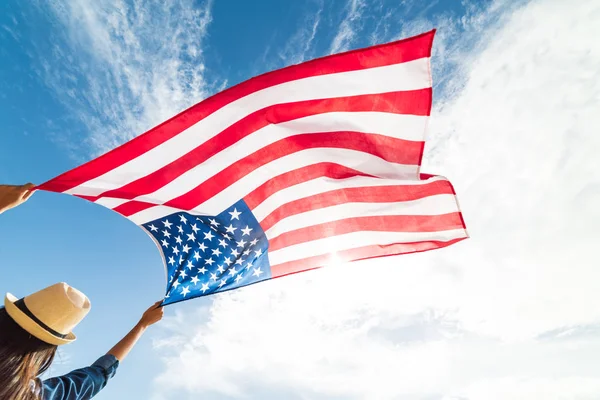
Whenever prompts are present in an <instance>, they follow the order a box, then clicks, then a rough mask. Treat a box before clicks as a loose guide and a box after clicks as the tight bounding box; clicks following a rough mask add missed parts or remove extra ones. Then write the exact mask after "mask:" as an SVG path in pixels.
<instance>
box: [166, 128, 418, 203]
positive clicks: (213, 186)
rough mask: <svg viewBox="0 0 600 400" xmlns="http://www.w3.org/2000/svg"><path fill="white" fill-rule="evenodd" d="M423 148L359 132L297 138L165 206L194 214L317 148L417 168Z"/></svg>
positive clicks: (255, 155)
mask: <svg viewBox="0 0 600 400" xmlns="http://www.w3.org/2000/svg"><path fill="white" fill-rule="evenodd" d="M422 147H423V142H409V141H406V140H401V139H394V138H390V137H387V136H382V135H375V134H365V133H359V132H325V133H311V134H303V135H297V136H293V137H290V138H286V139H283V140H280V141H278V142H276V143H273V144H271V145H269V146H266V147H263V148H262V149H260V150H258V151H256V152H254V153H253V154H251V155H249V156H247V157H244V158H243V159H241V160H239V161H237V162H235V163H234V164H232V165H230V166H229V167H227V168H225V169H224V170H222V171H220V172H219V173H217V174H216V175H214V176H213V177H211V178H210V179H208V180H207V181H205V182H204V183H202V184H200V185H199V186H197V187H196V188H194V189H192V190H190V191H189V192H187V193H186V194H184V195H182V196H179V197H178V198H175V199H173V200H170V201H168V202H166V203H165V205H166V206H169V207H174V208H179V209H182V210H191V209H193V208H194V207H196V206H198V205H200V204H202V203H204V202H205V201H206V200H208V199H210V198H211V197H213V196H215V195H216V194H217V193H219V192H221V191H222V190H223V189H224V188H226V187H228V186H230V185H231V184H233V183H235V182H236V181H238V180H239V179H241V178H243V177H244V176H246V175H248V174H249V173H250V172H252V171H254V170H255V169H257V168H259V167H261V166H262V165H265V164H267V163H269V162H271V161H274V160H277V159H278V158H281V157H284V156H287V155H289V154H293V153H296V152H299V151H302V150H307V149H315V148H338V149H348V150H355V151H360V152H363V153H369V154H372V155H375V156H378V157H380V158H382V159H384V160H386V161H390V162H395V163H401V164H408V165H415V166H416V163H417V160H418V158H419V157H420V154H421V150H422ZM399 149H402V151H398V150H399Z"/></svg>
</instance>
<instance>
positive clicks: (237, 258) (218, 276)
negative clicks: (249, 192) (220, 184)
mask: <svg viewBox="0 0 600 400" xmlns="http://www.w3.org/2000/svg"><path fill="white" fill-rule="evenodd" d="M143 227H144V228H145V229H146V230H147V231H148V233H150V235H152V236H153V237H154V239H155V240H156V241H157V242H158V245H159V246H160V248H161V250H162V253H163V256H164V259H165V262H166V265H167V271H168V278H167V279H168V282H167V291H166V295H165V299H164V301H163V304H171V303H176V302H178V301H182V300H187V299H191V298H194V297H199V296H205V295H208V294H211V293H216V292H222V291H225V290H230V289H234V288H238V287H240V286H246V285H249V284H251V283H255V282H259V281H263V280H266V279H270V278H271V267H270V265H269V258H268V256H267V249H268V241H267V238H266V237H265V233H264V232H263V230H262V228H261V227H260V225H259V223H258V221H257V220H256V218H254V215H253V214H252V212H251V211H250V209H249V208H248V206H246V203H244V201H243V200H240V201H238V202H237V203H235V204H234V205H233V206H231V207H229V208H228V209H226V210H225V211H223V212H222V213H221V214H219V215H217V216H214V217H209V216H196V215H192V214H189V213H187V212H183V211H182V212H178V213H175V214H171V215H169V216H167V217H163V218H160V219H157V220H154V221H151V222H148V223H146V224H144V225H143Z"/></svg>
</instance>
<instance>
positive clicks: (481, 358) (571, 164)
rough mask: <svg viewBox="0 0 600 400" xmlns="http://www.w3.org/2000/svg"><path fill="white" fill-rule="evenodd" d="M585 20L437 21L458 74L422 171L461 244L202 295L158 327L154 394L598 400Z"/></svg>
mask: <svg viewBox="0 0 600 400" xmlns="http://www.w3.org/2000/svg"><path fill="white" fill-rule="evenodd" d="M357 4H358V3H357ZM359 9H360V7H359V6H358V5H357V7H356V8H355V10H359ZM349 10H352V8H351V7H350V8H349ZM357 12H358V11H357ZM599 13H600V4H598V2H597V1H595V0H578V1H575V2H569V3H567V2H560V1H554V0H545V1H543V0H540V1H536V2H531V3H528V4H519V5H517V6H514V5H512V4H507V3H506V2H499V1H497V2H493V3H491V4H490V5H488V6H487V7H486V8H485V9H483V10H482V9H479V8H474V9H469V10H467V13H466V15H467V17H465V18H464V19H462V18H459V19H454V18H452V17H449V16H444V17H443V18H442V17H440V19H439V21H445V22H444V23H445V24H446V25H443V29H441V30H440V32H438V38H437V39H436V46H440V45H442V47H438V49H437V50H436V51H437V54H436V55H434V58H433V64H434V65H436V64H442V65H441V66H438V68H440V71H450V70H454V71H457V72H458V78H457V80H458V83H456V85H455V89H454V90H450V91H447V92H446V95H445V96H444V97H442V98H438V99H437V101H436V108H435V110H434V115H433V116H432V121H431V122H432V124H431V130H430V135H429V136H430V137H429V142H428V144H427V149H426V156H425V160H424V168H423V170H424V171H427V172H432V173H442V174H445V175H447V176H448V177H449V178H450V179H451V180H452V182H453V183H454V184H455V187H456V189H457V191H458V194H459V199H460V200H461V205H462V206H463V210H464V212H465V217H466V219H467V224H468V226H469V228H470V233H471V236H472V238H471V239H470V240H469V241H468V242H464V243H462V244H460V245H457V246H454V247H450V248H447V249H445V250H440V251H435V252H430V253H423V254H417V255H408V256H401V257H398V258H387V259H380V260H375V261H367V262H362V263H356V264H354V265H347V266H343V267H334V268H331V269H327V270H320V271H314V272H311V273H306V274H299V275H297V276H292V277H288V278H282V279H279V280H275V281H272V282H266V283H262V284H260V285H255V286H253V287H248V288H245V289H243V290H240V291H237V292H230V293H226V294H222V295H219V296H215V297H214V302H213V303H212V304H211V306H210V308H204V309H202V310H198V311H197V312H195V313H186V314H185V315H179V316H178V317H177V319H174V320H173V321H171V322H172V323H171V325H170V326H169V327H168V328H167V329H166V330H165V332H164V334H165V338H164V339H163V340H162V341H161V342H160V343H161V349H162V350H160V351H161V354H162V355H163V357H164V361H165V369H164V372H163V373H162V374H161V376H160V377H159V378H158V380H157V396H159V397H160V398H182V396H184V395H182V394H181V393H184V394H189V398H196V397H197V396H198V394H199V393H201V394H202V396H203V398H207V399H211V398H243V397H244V396H247V394H248V393H252V394H253V395H254V394H256V393H259V394H261V395H262V394H264V395H263V396H261V397H264V398H289V399H307V398H310V399H324V398H345V399H366V398H368V399H372V398H377V399H404V398H410V399H425V398H428V399H430V398H442V399H503V400H506V399H522V398H527V399H538V398H543V399H550V400H551V399H559V398H572V399H588V398H597V397H599V396H600V372H599V371H600V368H599V367H598V361H597V357H595V356H593V355H595V354H598V353H599V351H600V340H599V339H598V338H597V335H590V334H585V332H587V330H589V329H590V328H589V327H590V326H597V324H598V323H599V322H600V296H598V293H597V282H598V280H599V279H600V272H599V271H598V268H597V261H596V260H597V257H596V255H595V253H594V249H595V245H596V241H597V224H598V221H600V214H599V212H598V207H597V204H600V172H599V170H598V168H597V166H596V165H597V162H596V159H597V154H596V153H597V150H595V149H598V148H600V137H599V136H598V135H597V134H596V132H595V129H597V127H598V126H600V116H599V114H598V113H597V110H598V108H599V107H600V83H599V81H598V79H597V71H598V69H599V68H600V51H599V48H598V46H597V45H596V43H595V38H596V37H599V36H600V25H598V24H597V21H596V20H595V18H596V17H595V16H597V15H599ZM425 26H428V25H427V23H426V21H420V22H419V21H418V22H415V23H413V24H412V25H408V24H406V25H403V26H402V27H396V28H392V27H391V26H390V28H389V30H388V33H387V35H389V36H390V37H393V36H395V35H399V34H404V33H406V32H409V31H411V30H412V29H418V28H419V27H425ZM394 29H395V32H394ZM382 32H383V31H382ZM465 32H466V33H465ZM463 34H464V36H462V35H463ZM446 35H447V36H446ZM453 35H454V36H453ZM474 36H476V37H474ZM348 37H349V36H347V35H346V36H344V35H341V36H340V38H342V39H339V40H338V41H337V42H335V41H334V44H333V45H332V49H333V48H336V49H342V48H343V47H344V46H345V45H347V43H349V42H348V40H350V39H343V38H348ZM463 38H465V39H467V40H465V41H462V39H463ZM457 40H458V41H461V42H460V43H457V42H456V41H457ZM448 63H450V64H448ZM446 68H447V69H446ZM448 79H456V78H454V75H449V76H448ZM450 83H452V84H454V83H453V82H450ZM195 321H198V322H195ZM586 327H587V328H586ZM564 332H567V333H564ZM560 333H562V334H560ZM170 343H171V344H173V345H174V347H167V346H168V345H169V344H170ZM167 348H168V351H165V349H167ZM167 383H168V387H169V390H168V391H166V390H162V389H161V388H163V387H165V386H166V385H167ZM177 390H180V391H181V392H178V391H177ZM269 396H270V397H269ZM250 397H252V396H250Z"/></svg>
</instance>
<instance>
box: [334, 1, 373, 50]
mask: <svg viewBox="0 0 600 400" xmlns="http://www.w3.org/2000/svg"><path fill="white" fill-rule="evenodd" d="M366 5H367V3H366V1H365V0H348V3H347V5H346V15H345V16H344V18H343V19H342V22H340V24H339V27H338V29H337V33H336V35H335V37H334V38H333V41H332V42H331V47H330V49H329V52H330V53H332V54H333V53H339V52H341V51H346V50H348V49H349V48H350V45H351V44H352V40H353V39H354V38H355V37H356V30H357V29H358V26H357V25H360V23H361V19H360V18H361V16H362V13H363V11H364V9H365V7H366Z"/></svg>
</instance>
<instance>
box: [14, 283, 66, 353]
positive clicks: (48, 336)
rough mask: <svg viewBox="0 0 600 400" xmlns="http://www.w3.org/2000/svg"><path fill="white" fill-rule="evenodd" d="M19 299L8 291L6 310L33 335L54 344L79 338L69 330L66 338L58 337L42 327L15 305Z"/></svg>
mask: <svg viewBox="0 0 600 400" xmlns="http://www.w3.org/2000/svg"><path fill="white" fill-rule="evenodd" d="M17 300H18V298H17V297H15V296H13V295H12V294H10V293H7V294H6V297H4V307H5V308H6V312H7V313H8V315H10V317H11V318H12V319H13V320H14V321H15V322H16V323H17V324H18V325H19V326H20V327H21V328H23V329H24V330H26V331H27V332H29V333H30V334H31V335H33V336H35V337H36V338H38V339H40V340H41V341H43V342H46V343H49V344H53V345H55V346H60V345H63V344H68V343H71V342H73V341H75V339H77V337H76V336H75V335H74V334H73V332H69V333H68V334H67V336H66V337H64V338H61V337H58V336H56V335H53V334H52V333H50V332H48V331H47V330H46V329H44V328H42V327H41V326H40V325H39V324H38V323H37V322H35V321H34V320H32V319H31V318H30V317H29V316H27V315H26V314H25V313H24V312H23V311H21V310H20V309H19V308H18V307H17V306H16V305H15V302H16V301H17Z"/></svg>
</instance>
